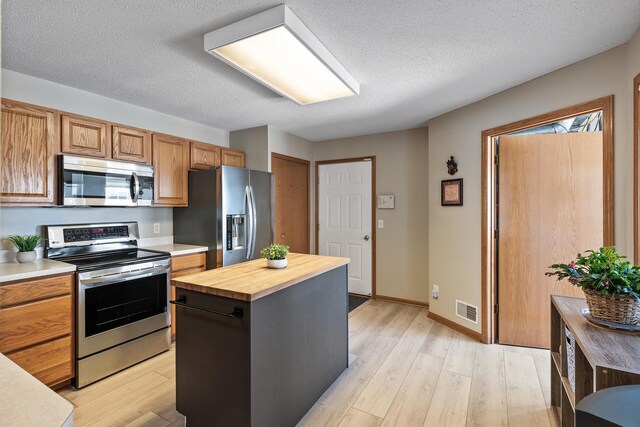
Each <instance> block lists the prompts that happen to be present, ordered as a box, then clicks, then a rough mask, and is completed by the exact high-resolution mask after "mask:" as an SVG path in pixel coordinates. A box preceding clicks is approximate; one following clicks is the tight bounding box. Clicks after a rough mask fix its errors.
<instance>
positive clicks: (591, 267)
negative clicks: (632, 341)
mask: <svg viewBox="0 0 640 427" xmlns="http://www.w3.org/2000/svg"><path fill="white" fill-rule="evenodd" d="M625 258H626V257H624V256H620V255H619V254H618V253H617V252H616V251H615V248H613V247H605V248H600V249H599V250H598V251H592V250H589V251H586V253H585V255H582V254H578V258H577V259H576V260H575V261H571V262H570V263H569V264H553V265H551V266H550V267H549V268H553V269H555V271H552V272H547V273H545V275H547V276H557V278H558V280H562V279H565V278H566V279H567V280H568V281H569V283H571V284H573V285H575V286H579V287H580V288H582V290H583V291H584V294H585V297H586V299H587V305H588V306H589V313H588V315H589V316H591V317H593V318H594V319H599V320H604V321H606V322H612V323H615V324H617V325H623V326H625V325H626V326H631V325H638V323H640V267H638V266H634V265H631V263H630V262H628V261H623V260H624V259H625ZM585 316H586V313H585ZM587 318H588V316H587ZM610 326H614V325H610Z"/></svg>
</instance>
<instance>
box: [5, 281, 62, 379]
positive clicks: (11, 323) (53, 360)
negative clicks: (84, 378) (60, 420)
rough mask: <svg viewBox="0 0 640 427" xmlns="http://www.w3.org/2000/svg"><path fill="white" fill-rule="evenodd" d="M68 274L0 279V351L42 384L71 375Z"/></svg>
mask: <svg viewBox="0 0 640 427" xmlns="http://www.w3.org/2000/svg"><path fill="white" fill-rule="evenodd" d="M73 283H74V276H73V275H71V274H67V275H60V276H49V277H43V278H37V279H29V280H23V281H17V282H9V283H6V284H1V285H0V352H2V353H4V354H5V355H6V356H7V357H8V358H9V359H11V360H13V361H14V362H15V363H16V364H18V365H19V366H20V367H22V368H23V369H24V370H26V371H27V372H29V373H30V374H31V375H33V376H34V377H36V378H37V379H38V380H40V381H42V382H43V383H45V384H46V385H48V386H50V387H51V386H56V385H58V384H61V383H64V382H66V381H68V380H70V379H72V378H73V376H74V365H73V360H74V357H73V351H74V348H73V329H74V325H73Z"/></svg>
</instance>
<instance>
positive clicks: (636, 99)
mask: <svg viewBox="0 0 640 427" xmlns="http://www.w3.org/2000/svg"><path fill="white" fill-rule="evenodd" d="M639 87H640V74H638V75H637V76H636V77H635V78H634V79H633V261H634V264H638V262H639V260H640V229H639V228H640V223H639V221H638V215H640V206H639V205H638V204H639V203H640V194H639V193H640V182H638V180H639V179H640V173H639V172H638V169H639V168H640V158H639V156H640V152H639V151H640V150H639V149H638V144H640V123H639V119H638V115H639V114H640V92H639V91H638V88H639Z"/></svg>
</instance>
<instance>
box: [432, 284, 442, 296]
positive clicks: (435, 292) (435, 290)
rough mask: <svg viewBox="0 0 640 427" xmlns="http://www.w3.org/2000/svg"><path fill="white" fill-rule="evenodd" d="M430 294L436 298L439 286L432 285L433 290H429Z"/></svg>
mask: <svg viewBox="0 0 640 427" xmlns="http://www.w3.org/2000/svg"><path fill="white" fill-rule="evenodd" d="M431 296H432V297H434V298H435V299H438V297H439V296H440V286H438V285H433V290H432V291H431Z"/></svg>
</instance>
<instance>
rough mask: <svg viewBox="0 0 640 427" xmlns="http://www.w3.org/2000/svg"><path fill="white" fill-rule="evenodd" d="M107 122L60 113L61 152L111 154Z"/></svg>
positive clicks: (104, 155)
mask: <svg viewBox="0 0 640 427" xmlns="http://www.w3.org/2000/svg"><path fill="white" fill-rule="evenodd" d="M107 127H108V125H107V123H106V122H103V121H100V120H96V119H91V118H88V117H81V116H74V115H70V114H63V115H62V152H63V153H69V154H81V155H83V156H91V157H101V158H103V159H104V158H108V157H110V156H111V150H110V140H109V135H108V133H107Z"/></svg>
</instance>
